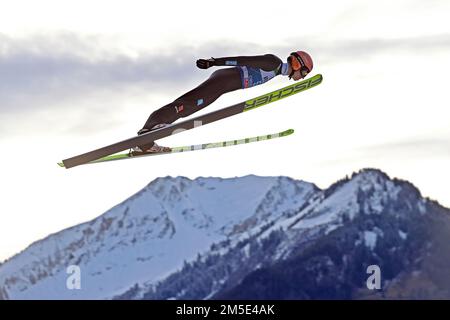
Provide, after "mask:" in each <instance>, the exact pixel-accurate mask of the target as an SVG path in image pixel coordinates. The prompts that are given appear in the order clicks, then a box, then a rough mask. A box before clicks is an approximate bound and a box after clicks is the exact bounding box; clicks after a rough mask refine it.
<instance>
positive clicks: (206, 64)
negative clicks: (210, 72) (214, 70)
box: [197, 57, 216, 69]
mask: <svg viewBox="0 0 450 320" xmlns="http://www.w3.org/2000/svg"><path fill="white" fill-rule="evenodd" d="M215 64H216V60H214V58H213V57H211V59H198V60H197V67H199V68H200V69H208V68H210V67H212V66H214V65H215Z"/></svg>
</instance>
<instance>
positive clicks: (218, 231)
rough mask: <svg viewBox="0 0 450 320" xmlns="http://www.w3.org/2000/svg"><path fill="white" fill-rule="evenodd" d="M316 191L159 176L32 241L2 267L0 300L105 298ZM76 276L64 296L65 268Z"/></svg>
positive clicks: (235, 237)
mask: <svg viewBox="0 0 450 320" xmlns="http://www.w3.org/2000/svg"><path fill="white" fill-rule="evenodd" d="M317 192H318V189H317V188H316V187H315V186H314V185H312V184H310V183H306V182H302V181H295V180H292V179H290V178H285V177H279V178H272V177H267V178H265V177H264V178H263V177H256V176H246V177H243V178H236V179H220V178H207V179H206V178H198V179H196V180H194V181H191V180H189V179H187V178H183V177H179V178H170V177H166V178H158V179H156V180H155V181H153V182H152V183H150V184H149V185H148V186H147V187H146V188H144V189H143V190H141V191H140V192H138V193H137V194H135V195H133V196H132V197H130V198H129V199H127V200H126V201H124V202H123V203H121V204H119V205H117V206H116V207H114V208H112V209H111V210H109V211H107V212H106V213H104V214H103V215H101V216H100V217H98V218H97V219H95V220H92V221H90V222H87V223H84V224H80V225H78V226H75V227H72V228H70V229H67V230H63V231H61V232H58V233H56V234H53V235H50V236H49V237H47V238H45V239H43V240H41V241H38V242H36V243H34V244H32V245H31V246H30V247H28V248H27V249H26V250H24V251H23V252H22V253H20V254H18V255H16V256H14V257H12V258H11V259H10V260H8V261H7V262H6V263H5V264H3V265H2V266H1V268H0V298H3V299H16V298H20V299H34V298H40V299H69V298H72V299H77V298H86V299H104V298H110V297H113V296H115V295H117V294H120V293H122V292H124V291H126V290H127V289H128V288H129V287H130V286H131V285H134V284H135V283H144V282H149V281H150V283H152V282H154V281H157V280H161V279H163V278H164V277H167V276H168V275H170V274H171V273H172V272H175V271H176V270H177V269H179V268H180V267H182V265H183V262H184V261H189V260H192V259H194V258H195V257H196V255H197V254H198V253H201V252H206V251H207V250H208V249H209V247H210V246H211V245H212V244H214V243H218V242H221V241H224V240H226V239H229V240H231V241H234V242H237V241H239V238H240V237H247V236H248V235H249V234H251V233H252V232H257V230H258V228H259V227H260V226H261V225H263V224H264V223H265V222H267V221H270V220H273V219H276V218H277V216H280V215H281V214H282V213H284V212H285V211H288V210H289V209H290V208H291V207H293V206H301V205H303V204H304V202H305V201H307V200H308V199H310V198H311V197H312V196H313V195H314V194H316V193H317ZM70 265H77V266H79V267H80V270H81V290H68V289H67V287H66V280H67V278H68V276H69V275H68V274H67V273H66V271H67V267H68V266H70Z"/></svg>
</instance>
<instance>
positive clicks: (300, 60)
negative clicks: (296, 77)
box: [288, 51, 313, 78]
mask: <svg viewBox="0 0 450 320" xmlns="http://www.w3.org/2000/svg"><path fill="white" fill-rule="evenodd" d="M288 62H289V63H290V65H291V68H292V72H291V74H290V75H289V78H291V77H292V75H293V74H294V72H295V71H297V70H300V73H301V75H302V78H304V77H305V76H306V75H307V74H308V73H310V72H311V70H312V69H313V61H312V58H311V56H310V55H309V54H308V53H306V52H305V51H296V52H292V53H291V54H290V55H289V57H288Z"/></svg>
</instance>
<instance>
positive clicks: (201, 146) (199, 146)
mask: <svg viewBox="0 0 450 320" xmlns="http://www.w3.org/2000/svg"><path fill="white" fill-rule="evenodd" d="M293 133H294V130H293V129H288V130H285V131H282V132H278V133H273V134H266V135H261V136H256V137H251V138H244V139H239V140H229V141H221V142H211V143H203V144H196V145H190V146H183V147H175V148H171V149H172V150H171V151H169V152H160V153H147V154H145V153H144V154H142V155H132V154H131V153H120V154H114V155H110V156H106V157H103V158H100V159H97V160H94V161H91V162H88V163H86V164H92V163H100V162H108V161H115V160H124V159H130V158H141V157H148V156H159V155H164V154H171V153H180V152H188V151H197V150H205V149H213V148H222V147H229V146H237V145H240V144H247V143H252V142H258V141H265V140H270V139H275V138H280V137H286V136H289V135H291V134H293ZM58 165H59V166H60V167H64V163H62V162H59V163H58Z"/></svg>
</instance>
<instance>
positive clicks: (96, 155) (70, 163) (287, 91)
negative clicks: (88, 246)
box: [62, 74, 322, 168]
mask: <svg viewBox="0 0 450 320" xmlns="http://www.w3.org/2000/svg"><path fill="white" fill-rule="evenodd" d="M321 82H322V75H321V74H317V75H315V76H313V77H311V78H309V79H306V80H303V81H300V82H298V83H294V84H291V85H289V86H286V87H284V88H281V89H278V90H275V91H273V92H269V93H267V94H264V95H262V96H259V97H256V98H254V99H250V100H247V101H244V102H241V103H237V104H235V105H232V106H229V107H225V108H222V109H220V110H216V111H213V112H210V113H207V114H204V115H201V116H198V117H196V118H193V119H188V120H185V121H183V122H179V123H173V124H171V125H169V126H166V127H164V128H161V129H157V130H153V131H151V132H148V133H145V134H142V135H138V136H135V137H132V138H129V139H126V140H123V141H120V142H117V143H114V144H111V145H109V146H106V147H102V148H99V149H96V150H92V151H89V152H86V153H83V154H80V155H78V156H74V157H72V158H68V159H65V160H63V161H62V162H63V164H64V167H66V168H72V167H75V166H78V165H80V164H84V163H88V162H91V161H94V160H97V159H100V158H103V157H106V156H109V155H111V154H115V153H118V152H120V151H123V150H126V149H130V148H133V147H136V146H140V145H144V144H148V143H150V142H152V141H155V140H158V139H161V138H165V137H168V136H170V135H173V134H176V133H180V132H183V131H186V130H190V129H193V128H196V127H199V126H202V125H205V124H208V123H211V122H214V121H217V120H221V119H225V118H228V117H231V116H234V115H236V114H239V113H242V112H246V111H250V110H253V109H256V108H259V107H261V106H264V105H266V104H269V103H271V102H275V101H278V100H281V99H284V98H286V97H290V96H292V95H294V94H296V93H299V92H302V91H305V90H307V89H310V88H312V87H315V86H317V85H319V84H320V83H321Z"/></svg>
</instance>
